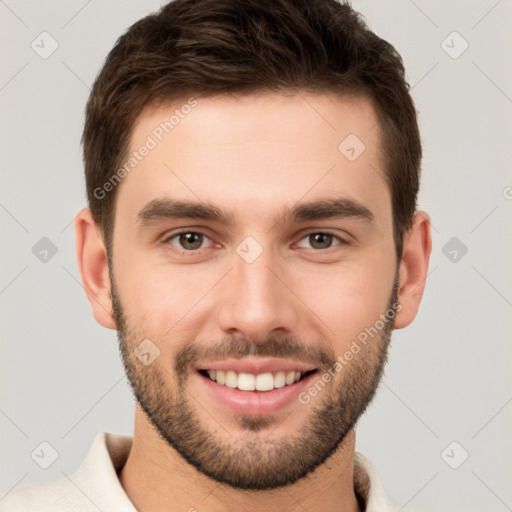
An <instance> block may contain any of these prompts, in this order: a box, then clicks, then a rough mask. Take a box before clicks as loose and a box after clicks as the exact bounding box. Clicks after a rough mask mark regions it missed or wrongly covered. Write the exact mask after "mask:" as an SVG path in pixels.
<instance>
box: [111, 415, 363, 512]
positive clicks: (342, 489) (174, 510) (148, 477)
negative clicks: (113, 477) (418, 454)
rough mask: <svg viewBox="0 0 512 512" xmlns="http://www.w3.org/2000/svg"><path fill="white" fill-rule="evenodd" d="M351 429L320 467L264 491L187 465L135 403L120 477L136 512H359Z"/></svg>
mask: <svg viewBox="0 0 512 512" xmlns="http://www.w3.org/2000/svg"><path fill="white" fill-rule="evenodd" d="M354 449H355V431H354V430H352V431H350V433H349V434H348V435H347V437H346V438H345V439H344V441H343V442H342V443H341V445H340V446H339V447H338V449H337V451H336V453H335V454H334V455H332V456H331V457H330V458H329V459H328V460H327V461H326V462H325V463H324V464H323V465H322V466H320V467H318V468H317V469H316V470H315V471H314V472H313V473H312V474H310V475H308V476H307V477H305V478H303V479H301V480H299V481H298V482H296V483H294V484H292V485H289V486H286V487H283V488H280V489H273V490H268V491H245V490H239V489H233V488H232V487H229V486H227V485H224V484H219V483H217V482H215V481H213V480H212V479H210V478H208V477H207V476H205V475H203V474H202V473H200V472H199V471H198V470H196V469H195V468H194V467H193V466H191V465H190V464H188V463H187V462H186V461H185V460H183V458H182V457H181V455H180V454H179V453H178V452H176V451H175V450H174V449H173V448H172V447H170V446H169V445H168V444H167V443H166V441H164V440H163V439H162V438H161V437H160V435H159V434H158V432H156V430H155V428H154V427H153V425H151V423H150V422H149V421H148V420H147V418H146V416H145V414H144V413H143V412H142V411H141V410H140V408H139V407H138V406H137V408H136V415H135V429H134V436H133V445H132V449H131V451H130V455H129V456H128V460H127V461H126V464H125V466H124V467H123V469H122V470H121V472H120V474H119V480H120V482H121V485H122V486H123V488H124V490H125V492H126V494H127V495H128V497H129V498H130V500H131V501H132V503H133V504H134V506H135V507H136V508H137V510H138V511H139V512H154V511H155V512H156V511H157V510H158V511H160V510H166V511H169V512H178V511H180V512H182V511H184V510H187V511H191V512H193V511H194V510H195V511H200V512H203V511H204V512H206V511H208V512H221V511H225V510H232V509H234V508H236V509H239V510H244V511H247V512H257V511H266V512H268V511H272V510H279V511H280V512H288V511H289V512H291V511H295V510H297V508H300V509H301V510H308V512H317V511H318V512H319V511H325V510H332V511H337V512H338V511H339V512H361V509H360V508H359V504H358V501H357V498H356V495H355V492H354V473H353V471H354V469H353V468H354Z"/></svg>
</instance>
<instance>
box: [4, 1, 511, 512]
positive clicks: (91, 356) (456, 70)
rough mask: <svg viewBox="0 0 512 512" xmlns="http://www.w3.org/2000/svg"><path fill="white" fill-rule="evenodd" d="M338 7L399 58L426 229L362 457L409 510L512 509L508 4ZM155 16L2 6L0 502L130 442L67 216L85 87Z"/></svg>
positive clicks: (82, 6)
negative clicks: (427, 248)
mask: <svg viewBox="0 0 512 512" xmlns="http://www.w3.org/2000/svg"><path fill="white" fill-rule="evenodd" d="M353 5H354V6H355V7H356V9H358V10H359V11H360V12H362V13H363V14H364V15H365V16H366V18H367V20H368V23H369V24H370V26H371V27H372V28H373V29H374V30H375V31H376V32H377V33H378V34H379V35H381V36H382V37H384V38H385V39H387V40H388V41H390V42H391V43H392V44H394V45H395V46H396V48H397V49H398V50H399V52H400V53H401V54H402V56H403V58H404V61H405V65H406V68H407V72H408V78H409V81H410V83H411V86H412V94H413V96H414V99H415V101H416V105H417V108H418V110H419V112H420V123H421V129H422V134H423V141H424V150H425V158H424V164H423V172H424V174H423V183H422V186H423V190H422V195H421V200H420V207H421V208H422V209H424V210H426V211H428V212H429V213H430V214H431V217H432V225H433V226H432V227H433V254H432V259H431V264H430V274H429V278H428V281H427V287H426V291H425V296H424V300H423V304H422V307H421V310H420V313H419V315H418V317H417V319H416V321H415V322H414V323H413V324H412V325H411V326H410V327H408V328H407V329H405V330H403V331H397V332H395V334H394V342H393V344H392V350H391V355H390V361H389V362H390V364H389V366H388V368H387V372H386V376H385V378H384V381H383V383H382V385H381V389H380V392H379V394H378V396H377V398H376V400H375V401H374V403H373V405H372V406H371V408H370V410H369V411H368V412H367V413H366V415H365V416H364V417H363V419H362V420H361V422H360V425H359V428H358V444H357V449H358V450H359V451H361V452H363V453H364V454H365V455H367V456H368V457H369V458H370V459H371V460H372V461H373V463H374V464H375V465H376V467H377V469H378V471H379V473H380V475H381V477H382V480H383V482H384V486H385V488H386V490H387V491H388V493H389V494H390V495H391V497H392V498H393V499H394V500H395V501H396V502H397V503H398V504H400V505H401V506H406V507H407V509H410V510H417V511H427V510H428V511H431V510H437V511H462V510H464V511H473V510H474V511H484V510H485V511H486V512H489V511H505V510H512V491H511V485H510V482H512V458H511V457H510V455H511V453H512V451H511V448H512V438H511V436H510V432H511V426H512V404H511V402H512V386H511V380H512V377H511V373H512V372H511V371H510V363H511V360H512V343H510V342H511V338H512V335H511V333H512V315H511V313H512V270H511V267H512V266H511V262H512V258H511V253H512V173H511V171H510V164H511V161H510V151H509V148H510V143H511V131H512V124H511V121H512V99H511V97H512V69H511V67H510V59H511V54H512V51H511V48H512V31H511V30H510V27H511V26H512V2H511V0H501V1H496V0H482V1H464V2H463V1H457V2H456V1H452V2H443V1H440V0H437V1H429V2H427V1H425V0H423V1H420V0H416V1H412V0H403V1H399V0H396V1H387V2H382V1H381V2H379V1H378V0H374V1H366V0H359V1H355V2H354V3H353ZM158 7H159V2H157V1H141V0H139V1H134V0H132V1H126V0H125V1H123V2H121V1H119V0H118V1H108V2H106V1H103V2H99V1H98V0H92V1H91V0H89V1H84V0H79V1H78V0H73V1H68V2H55V1H46V2H36V1H14V0H6V1H0V20H1V21H0V27H1V28H0V34H1V38H2V40H1V44H2V48H3V53H2V55H3V56H2V69H1V77H0V107H1V114H2V118H3V122H2V124H1V128H0V129H1V133H0V141H1V144H2V152H1V158H2V166H1V172H2V188H1V191H0V223H1V229H2V250H1V266H0V268H1V270H0V314H1V344H2V346H1V358H0V379H1V392H2V395H1V408H0V429H1V432H2V439H1V445H0V461H1V471H0V491H2V492H8V491H9V490H11V489H13V488H14V487H16V486H22V485H27V484H32V483H39V482H44V481H48V480H53V479H55V478H60V477H63V475H69V474H70V473H72V472H73V471H74V470H75V469H76V467H77V466H78V465H79V463H80V462H81V461H82V459H83V458H84V457H85V455H86V453H87V451H88V449H89V447H90V444H91V441H92V439H93V438H94V436H95V435H96V433H97V432H99V431H101V430H107V431H112V432H119V433H131V432H132V428H133V427H132V422H133V412H134V405H133V401H132V398H131V394H130V390H129V388H128V385H127V383H126V380H125V378H124V372H123V369H122V365H121V363H120V360H119V357H118V352H117V339H116V335H115V332H114V331H109V330H106V329H104V328H102V327H100V326H99V325H97V324H96V322H95V321H94V319H93V317H92V315H91V313H90V308H89V304H88V302H87V300H86V297H85V293H84V291H83V289H82V287H81V284H80V281H79V274H78V270H77V266H76V262H75V253H74V234H73V225H72V221H73V218H74V216H75V214H76V212H77V211H78V210H79V209H80V208H81V207H83V206H84V205H85V199H84V198H85V187H84V180H83V176H82V165H81V154H80V147H79V139H80V136H81V130H82V125H83V110H84V106H85V102H86V100H87V97H88V94H89V88H90V86H91V84H92V82H93V80H94V77H95V76H96V73H97V72H98V71H99V69H100V67H101V65H102V63H103V61H104V58H105V57H106V54H107V52H108V51H109V50H110V49H111V47H112V46H113V44H114V42H115V40H116V39H117V37H118V36H119V35H120V34H121V33H122V32H124V30H125V29H126V28H127V27H128V26H129V25H131V24H132V23H133V22H134V21H136V20H137V19H139V18H140V17H142V16H144V15H146V14H148V13H149V12H151V11H153V10H155V9H157V8H158ZM43 31H47V32H48V33H49V34H51V37H52V38H53V39H55V40H56V41H57V42H58V48H57V50H56V51H55V52H54V53H53V54H52V55H50V56H48V57H47V58H42V57H41V56H40V54H38V53H36V51H34V50H33V49H32V47H31V43H32V41H35V43H34V45H36V44H38V45H39V47H37V46H36V48H37V49H38V51H39V52H43V51H48V50H49V49H51V44H52V41H51V39H49V38H48V36H40V34H41V32H43ZM454 31H456V32H458V33H459V34H460V36H459V35H457V34H453V32H454ZM42 37H44V38H46V39H44V41H43V42H41V38H42ZM443 41H444V43H443ZM466 42H467V44H468V45H469V46H468V48H467V49H466V51H464V52H463V53H461V51H462V50H463V49H464V48H465V46H466ZM43 45H44V47H43ZM459 54H460V55H459ZM455 57H456V58H455ZM43 237H47V238H48V239H50V240H51V242H52V243H53V244H54V245H55V247H56V249H57V253H56V254H54V255H53V254H52V251H51V250H50V251H49V252H48V253H47V254H45V253H44V252H41V251H44V250H45V248H46V250H48V247H47V245H45V244H48V242H47V241H43V242H39V241H40V239H41V238H43ZM453 237H455V239H453ZM452 239H453V240H452ZM38 242H39V243H40V244H41V245H37V246H36V249H35V250H34V252H35V253H36V254H34V252H33V247H34V246H35V245H36V244H37V243H38ZM464 247H465V248H467V253H466V254H464ZM454 251H455V252H454ZM41 258H42V259H43V261H41ZM45 258H46V261H44V259H45ZM43 441H46V442H48V443H50V445H51V446H52V447H54V449H55V450H56V451H57V452H58V458H57V459H56V460H55V461H54V462H53V464H52V465H51V466H50V467H49V468H48V469H43V468H41V467H40V466H39V465H38V464H37V463H36V460H37V462H38V463H39V464H43V465H44V464H48V463H50V462H51V454H52V452H51V449H49V448H48V447H47V446H46V445H43V448H44V447H45V446H46V449H43V452H44V453H45V454H46V455H45V457H47V460H46V461H45V460H43V459H44V457H43V458H40V459H38V458H37V457H36V456H34V458H31V453H33V452H34V450H35V453H41V447H40V443H41V442H43ZM454 441H455V442H456V444H451V443H452V442H454ZM447 447H448V448H447ZM466 453H467V454H468V455H469V457H468V458H467V460H465V461H464V462H462V461H463V460H464V458H465V456H466ZM455 467H457V468H456V469H454V468H455ZM0 507H1V501H0Z"/></svg>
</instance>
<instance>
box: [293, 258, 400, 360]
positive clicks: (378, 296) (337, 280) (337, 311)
mask: <svg viewBox="0 0 512 512" xmlns="http://www.w3.org/2000/svg"><path fill="white" fill-rule="evenodd" d="M390 268H393V264H391V265H390V266H387V267H385V268H380V265H377V264H376V265H374V266H364V268H363V267H362V266H361V268H357V267H350V268H343V267H340V268H338V269H337V271H336V272H335V273H330V275H324V276H321V275H320V274H319V275H317V276H316V277H315V278H311V279H309V280H305V281H302V285H301V286H302V287H303V288H302V294H301V296H304V297H308V299H307V301H306V304H308V305H310V307H311V310H312V311H313V312H314V313H315V314H316V315H317V316H318V318H319V319H320V321H321V322H322V323H323V325H324V328H323V330H324V332H326V335H327V336H329V337H330V338H331V339H336V340H340V341H339V342H335V343H336V344H342V345H343V347H344V346H345V344H347V343H348V344H350V342H351V340H352V339H353V338H356V337H357V335H358V334H359V333H360V332H362V331H363V330H364V329H365V328H369V327H371V326H373V325H374V324H375V322H376V321H377V320H378V319H379V318H380V315H381V314H383V313H385V312H386V308H387V307H388V303H389V300H390V297H391V294H392V292H393V284H394V270H393V271H390ZM312 290H313V292H312ZM325 326H327V327H325ZM341 348H342V347H341V346H340V350H341Z"/></svg>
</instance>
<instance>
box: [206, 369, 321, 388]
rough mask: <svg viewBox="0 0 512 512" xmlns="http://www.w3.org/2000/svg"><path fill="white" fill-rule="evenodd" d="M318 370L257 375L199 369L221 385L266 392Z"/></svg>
mask: <svg viewBox="0 0 512 512" xmlns="http://www.w3.org/2000/svg"><path fill="white" fill-rule="evenodd" d="M316 371H317V370H316V369H315V370H310V371H306V372H301V371H297V370H291V371H277V372H265V373H259V374H256V375H255V374H252V373H244V372H235V371H234V370H227V371H223V370H199V373H200V374H201V375H203V376H204V377H207V378H209V379H210V380H212V381H214V382H216V383H217V384H219V385H221V386H226V387H228V388H232V389H239V390H240V391H261V392H265V391H272V390H274V389H279V388H283V387H286V386H291V385H293V384H295V383H296V382H298V381H300V380H302V379H304V378H305V377H307V376H308V375H311V374H312V373H315V372H316Z"/></svg>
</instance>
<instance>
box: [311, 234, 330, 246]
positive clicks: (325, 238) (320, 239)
mask: <svg viewBox="0 0 512 512" xmlns="http://www.w3.org/2000/svg"><path fill="white" fill-rule="evenodd" d="M309 242H310V243H311V246H312V247H314V248H315V249H327V248H329V247H330V246H331V244H332V235H329V234H328V233H314V234H312V235H310V236H309ZM315 244H319V245H320V246H321V247H318V246H315Z"/></svg>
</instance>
